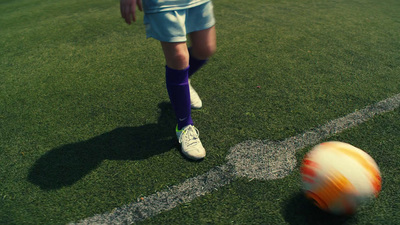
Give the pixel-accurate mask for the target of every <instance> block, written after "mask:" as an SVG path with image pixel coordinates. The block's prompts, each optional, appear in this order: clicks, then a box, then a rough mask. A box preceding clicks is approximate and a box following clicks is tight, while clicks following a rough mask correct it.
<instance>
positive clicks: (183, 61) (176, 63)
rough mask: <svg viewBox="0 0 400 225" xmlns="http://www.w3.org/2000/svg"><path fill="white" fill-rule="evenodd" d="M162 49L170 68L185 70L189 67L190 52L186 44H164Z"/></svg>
mask: <svg viewBox="0 0 400 225" xmlns="http://www.w3.org/2000/svg"><path fill="white" fill-rule="evenodd" d="M162 47H163V51H164V56H165V61H166V63H167V66H168V67H169V68H171V69H176V70H183V69H185V68H187V67H188V66H189V52H188V50H187V46H186V43H185V44H183V43H181V44H178V43H162Z"/></svg>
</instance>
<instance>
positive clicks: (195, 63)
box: [189, 48, 208, 77]
mask: <svg viewBox="0 0 400 225" xmlns="http://www.w3.org/2000/svg"><path fill="white" fill-rule="evenodd" d="M189 53H190V57H189V65H190V68H189V77H191V76H192V75H193V74H194V73H196V71H197V70H199V69H200V68H201V67H202V66H203V65H204V64H206V63H207V61H208V60H207V59H206V60H200V59H196V58H194V57H193V56H192V54H191V48H189Z"/></svg>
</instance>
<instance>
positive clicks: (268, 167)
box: [71, 94, 400, 224]
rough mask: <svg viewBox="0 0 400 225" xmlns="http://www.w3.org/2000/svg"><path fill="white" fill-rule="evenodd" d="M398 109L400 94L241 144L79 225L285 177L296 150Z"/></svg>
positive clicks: (142, 215)
mask: <svg viewBox="0 0 400 225" xmlns="http://www.w3.org/2000/svg"><path fill="white" fill-rule="evenodd" d="M399 106H400V94H397V95H395V96H393V97H391V98H388V99H385V100H383V101H380V102H378V103H376V104H373V105H370V106H367V107H365V108H364V109H362V110H359V111H355V112H353V113H350V114H348V115H347V116H344V117H341V118H338V119H335V120H332V121H330V122H328V123H327V124H325V125H323V126H320V127H317V128H315V129H312V130H309V131H307V132H305V133H303V134H299V135H296V136H294V137H290V138H287V139H285V140H283V141H279V142H271V141H259V140H256V141H245V142H242V143H240V144H237V145H236V146H234V147H232V148H231V149H230V153H229V155H228V156H227V160H228V162H227V164H225V165H222V166H218V167H214V168H212V169H211V170H210V171H208V172H207V173H205V174H202V175H199V176H196V177H193V178H189V179H187V180H185V181H184V182H183V183H181V184H177V185H174V186H172V187H169V188H167V189H165V190H164V191H160V192H157V193H154V194H152V195H149V196H146V197H144V198H142V199H140V200H138V201H136V202H133V203H130V204H127V205H124V206H121V207H119V208H117V209H114V210H113V211H112V212H108V213H104V214H98V215H94V216H93V217H89V218H86V219H83V220H81V221H79V222H78V223H76V224H132V223H134V222H137V221H141V220H144V219H146V218H149V217H153V216H155V215H157V214H160V213H161V212H164V211H167V210H171V209H173V208H175V207H176V206H178V205H180V204H183V203H186V202H190V201H192V200H193V199H195V198H197V197H199V196H203V195H205V194H207V193H210V192H212V191H214V190H218V188H220V187H222V186H225V185H227V184H229V183H230V182H232V181H233V180H234V179H235V178H237V177H247V178H250V179H262V180H271V179H279V178H283V177H285V176H287V175H288V174H289V173H290V172H291V171H293V169H294V168H295V166H296V159H295V153H296V151H298V150H301V149H303V148H305V147H307V146H311V145H315V144H317V143H318V142H320V141H321V140H322V139H325V138H328V137H330V136H332V135H335V134H338V133H340V132H342V131H344V130H346V129H349V128H352V127H354V126H357V125H359V124H361V123H364V122H366V121H368V120H369V119H371V118H372V117H374V116H376V115H379V114H383V113H386V112H390V111H394V110H395V109H396V108H398V107H399ZM71 224H72V223H71Z"/></svg>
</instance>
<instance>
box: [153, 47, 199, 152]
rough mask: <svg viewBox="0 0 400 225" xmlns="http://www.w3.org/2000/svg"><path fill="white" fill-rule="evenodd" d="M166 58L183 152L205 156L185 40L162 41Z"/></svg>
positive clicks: (178, 134) (168, 82) (168, 80)
mask: <svg viewBox="0 0 400 225" xmlns="http://www.w3.org/2000/svg"><path fill="white" fill-rule="evenodd" d="M161 46H162V49H163V52H164V56H165V60H166V64H167V65H166V67H165V68H166V72H165V74H166V75H165V76H166V85H167V91H168V95H169V98H170V101H171V104H172V107H173V109H174V111H175V115H176V118H177V122H178V125H177V128H176V135H177V138H178V140H179V143H181V147H182V153H183V154H184V155H186V156H187V157H189V158H191V159H195V160H197V159H202V158H204V157H205V154H206V152H205V149H204V147H203V145H202V143H201V141H200V139H199V131H198V130H197V129H196V128H195V127H194V126H193V121H192V117H191V104H190V90H189V82H188V79H189V75H188V73H189V53H188V49H187V45H186V43H185V42H179V43H171V42H161Z"/></svg>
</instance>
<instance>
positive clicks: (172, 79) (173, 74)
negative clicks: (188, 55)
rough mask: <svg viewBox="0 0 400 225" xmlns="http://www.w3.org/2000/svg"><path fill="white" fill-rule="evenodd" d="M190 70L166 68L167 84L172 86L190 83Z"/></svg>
mask: <svg viewBox="0 0 400 225" xmlns="http://www.w3.org/2000/svg"><path fill="white" fill-rule="evenodd" d="M189 68H190V66H188V67H187V68H185V69H183V70H176V69H172V68H169V67H168V66H165V78H166V82H167V83H170V84H177V85H179V84H186V83H188V79H189Z"/></svg>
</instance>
